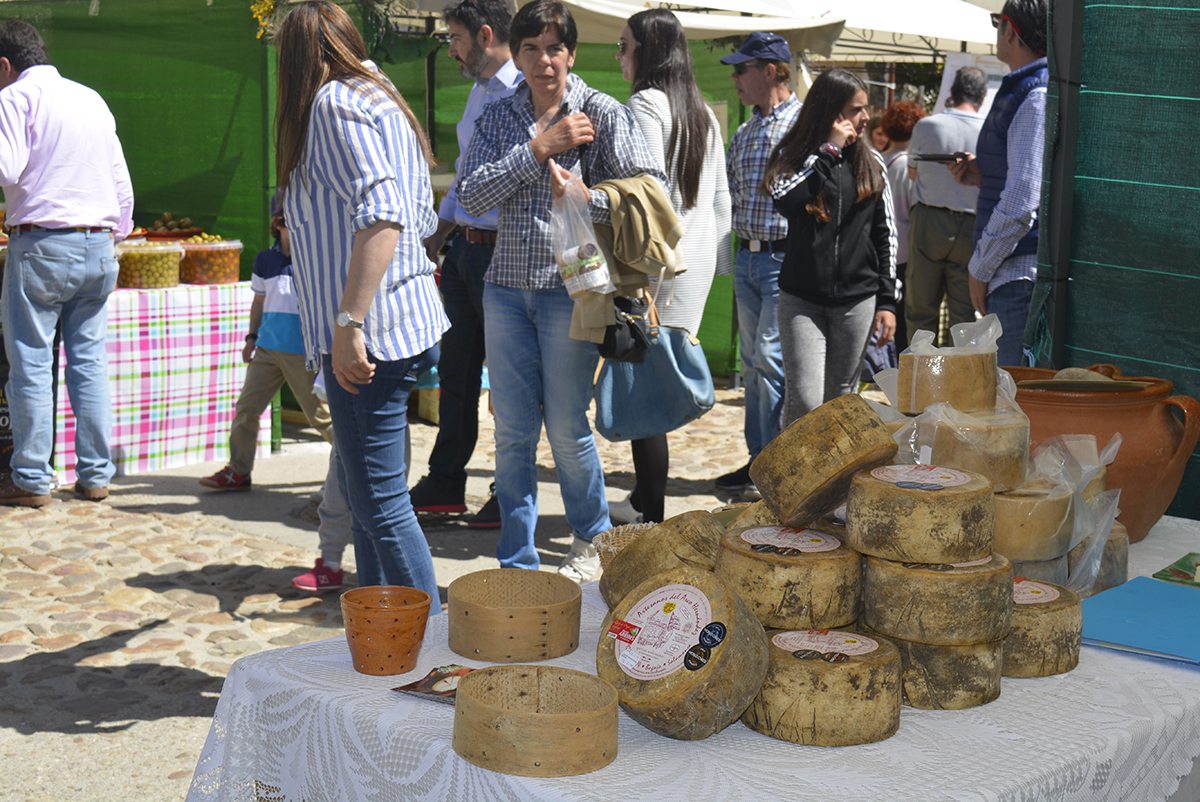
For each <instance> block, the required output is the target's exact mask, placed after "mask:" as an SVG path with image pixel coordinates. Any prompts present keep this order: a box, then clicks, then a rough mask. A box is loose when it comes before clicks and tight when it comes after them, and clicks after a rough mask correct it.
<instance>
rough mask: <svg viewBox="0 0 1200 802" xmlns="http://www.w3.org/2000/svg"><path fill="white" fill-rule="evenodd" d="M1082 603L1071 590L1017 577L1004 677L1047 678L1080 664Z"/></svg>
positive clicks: (1014, 582) (1049, 583) (1014, 585)
mask: <svg viewBox="0 0 1200 802" xmlns="http://www.w3.org/2000/svg"><path fill="white" fill-rule="evenodd" d="M1082 637H1083V603H1082V602H1081V600H1080V598H1079V595H1078V594H1076V593H1075V591H1073V590H1071V589H1070V588H1064V587H1063V586H1061V585H1056V584H1053V583H1051V582H1036V581H1034V580H1030V579H1022V578H1021V577H1017V578H1016V579H1014V580H1013V614H1012V629H1010V630H1009V631H1008V637H1007V638H1005V639H1004V671H1003V673H1004V676H1006V677H1048V676H1050V675H1051V674H1063V673H1066V672H1067V671H1070V670H1071V669H1073V668H1074V667H1075V666H1077V665H1079V647H1080V643H1081V639H1082Z"/></svg>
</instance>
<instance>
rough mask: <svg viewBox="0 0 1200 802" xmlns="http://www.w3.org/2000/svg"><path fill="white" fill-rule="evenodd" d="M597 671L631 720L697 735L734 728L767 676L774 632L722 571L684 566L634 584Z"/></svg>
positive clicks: (608, 628) (611, 626)
mask: <svg viewBox="0 0 1200 802" xmlns="http://www.w3.org/2000/svg"><path fill="white" fill-rule="evenodd" d="M602 633H603V634H601V636H600V642H599V643H598V644H597V646H596V673H597V675H598V676H599V677H600V678H601V679H603V680H605V681H607V682H609V683H611V684H612V686H613V687H615V688H616V689H617V700H618V703H619V704H620V706H621V708H622V709H623V710H624V711H625V712H626V713H628V714H629V716H630V718H632V719H633V720H634V721H636V722H638V723H639V724H641V725H642V726H643V727H646V728H647V729H649V730H651V731H653V732H656V733H658V734H659V735H664V736H666V737H668V738H676V739H679V740H685V741H693V740H699V739H701V738H707V737H708V736H710V735H712V734H713V733H716V732H720V731H721V730H723V729H725V728H726V727H728V726H729V725H730V724H732V723H733V722H734V721H737V719H738V717H739V716H741V715H742V713H743V712H744V711H745V710H746V707H747V706H748V705H749V704H750V702H751V701H752V700H753V699H754V697H755V695H756V694H757V693H758V690H759V688H760V687H762V682H763V678H764V677H765V676H766V674H767V662H768V660H767V635H766V633H765V632H764V631H763V628H762V625H761V624H759V623H758V619H756V618H755V617H754V615H753V614H752V613H751V612H750V609H749V608H748V607H747V606H746V603H745V602H743V601H742V599H741V598H740V597H739V596H738V595H737V594H736V593H734V592H733V591H732V590H730V589H729V587H728V586H727V585H726V584H725V582H723V581H722V580H721V579H720V578H719V577H717V576H716V575H715V574H712V573H709V572H706V571H697V570H694V569H690V568H681V569H677V570H674V571H667V572H665V573H663V574H659V575H658V576H655V577H652V578H650V579H648V580H646V581H645V582H643V583H641V584H640V585H638V586H637V587H636V588H634V589H633V590H632V591H631V592H630V593H629V594H628V595H627V596H626V597H625V599H624V600H622V601H621V603H620V604H618V605H617V606H616V607H615V608H613V610H612V611H611V612H610V613H609V614H608V617H607V618H606V619H605V620H604V625H603V630H602Z"/></svg>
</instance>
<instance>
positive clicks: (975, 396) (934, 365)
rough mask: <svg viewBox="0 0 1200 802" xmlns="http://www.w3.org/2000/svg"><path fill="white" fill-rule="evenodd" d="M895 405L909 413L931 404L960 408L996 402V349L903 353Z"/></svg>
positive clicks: (972, 409)
mask: <svg viewBox="0 0 1200 802" xmlns="http://www.w3.org/2000/svg"><path fill="white" fill-rule="evenodd" d="M899 368H900V371H899V376H898V381H897V386H896V390H897V398H896V409H898V410H900V411H901V412H903V413H904V414H906V415H916V414H919V413H921V412H924V411H925V408H926V407H927V406H929V405H930V404H949V405H950V406H952V407H954V408H955V409H957V410H958V411H959V412H977V411H979V410H985V409H993V408H994V407H995V406H996V352H995V351H994V350H991V351H978V350H975V349H955V350H953V351H950V350H947V349H942V350H940V351H939V352H937V353H929V354H922V355H920V356H914V355H913V354H911V353H908V354H903V353H902V354H900V359H899Z"/></svg>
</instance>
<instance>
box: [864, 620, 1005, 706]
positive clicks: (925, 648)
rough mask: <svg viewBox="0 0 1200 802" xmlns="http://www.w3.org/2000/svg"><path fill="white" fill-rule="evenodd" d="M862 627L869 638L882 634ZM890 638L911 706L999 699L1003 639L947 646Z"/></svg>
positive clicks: (963, 704)
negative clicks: (897, 656) (897, 651)
mask: <svg viewBox="0 0 1200 802" xmlns="http://www.w3.org/2000/svg"><path fill="white" fill-rule="evenodd" d="M858 629H859V630H860V631H862V632H863V634H865V635H867V636H869V637H872V638H874V637H881V635H880V633H877V632H876V631H875V630H873V629H871V628H870V627H868V626H864V625H862V624H859V626H858ZM883 637H886V636H883ZM887 639H888V640H890V641H891V642H892V643H893V644H895V646H896V648H897V649H898V650H899V652H900V677H901V682H902V685H903V689H904V690H903V703H904V704H905V705H907V706H908V707H916V708H920V709H922V710H965V709H967V708H969V707H979V706H980V705H985V704H987V703H988V702H992V701H995V700H996V699H997V698H999V696H1000V677H1001V673H1000V672H1001V668H1002V666H1003V662H1004V657H1003V651H1004V641H1003V640H996V641H991V642H989V643H970V644H963V645H961V646H943V645H936V644H928V643H917V642H914V641H906V640H904V639H902V638H896V637H890V638H887Z"/></svg>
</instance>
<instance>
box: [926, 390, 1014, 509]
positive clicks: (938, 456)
mask: <svg viewBox="0 0 1200 802" xmlns="http://www.w3.org/2000/svg"><path fill="white" fill-rule="evenodd" d="M917 437H918V438H919V442H920V443H921V444H922V445H925V446H929V448H930V456H929V462H931V463H932V464H934V465H941V466H942V467H944V468H958V469H959V470H963V471H970V472H972V473H977V474H980V475H981V476H985V477H987V478H988V479H990V480H991V482H992V484H993V485H994V486H995V487H994V489H996V490H1010V489H1012V488H1015V487H1020V486H1021V485H1023V484H1024V483H1025V471H1026V467H1027V465H1028V462H1029V418H1028V417H1026V416H1025V413H1023V412H1021V411H1020V410H1019V409H1013V408H1010V407H1007V406H1002V407H997V408H995V409H989V410H980V411H976V412H971V413H965V412H962V411H961V410H957V409H954V408H953V407H948V406H939V407H934V408H933V409H930V410H927V411H926V413H925V414H924V415H922V416H921V417H919V418H917Z"/></svg>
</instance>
